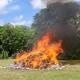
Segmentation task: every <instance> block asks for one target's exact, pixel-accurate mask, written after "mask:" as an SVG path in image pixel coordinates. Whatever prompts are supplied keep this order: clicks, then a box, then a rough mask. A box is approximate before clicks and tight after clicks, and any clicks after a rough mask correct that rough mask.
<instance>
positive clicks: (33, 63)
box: [14, 33, 63, 69]
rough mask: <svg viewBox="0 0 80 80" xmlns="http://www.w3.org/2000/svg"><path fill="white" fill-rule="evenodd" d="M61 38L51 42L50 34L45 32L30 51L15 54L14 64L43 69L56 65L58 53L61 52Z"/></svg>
mask: <svg viewBox="0 0 80 80" xmlns="http://www.w3.org/2000/svg"><path fill="white" fill-rule="evenodd" d="M61 46H62V40H58V41H56V42H53V43H52V34H51V33H47V34H45V35H44V36H43V37H42V38H41V39H40V40H38V41H37V42H36V44H35V45H34V46H33V48H32V50H31V51H30V52H25V51H24V52H21V53H18V54H17V55H16V59H15V61H14V63H15V65H17V66H20V67H21V68H30V69H44V68H49V67H51V66H53V65H58V64H59V60H58V59H57V57H58V55H59V54H61V53H63V49H62V47H61Z"/></svg>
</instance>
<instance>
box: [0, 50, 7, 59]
mask: <svg viewBox="0 0 80 80" xmlns="http://www.w3.org/2000/svg"><path fill="white" fill-rule="evenodd" d="M7 58H8V52H7V51H4V50H3V51H2V52H1V53H0V59H7Z"/></svg>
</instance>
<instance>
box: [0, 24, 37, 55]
mask: <svg viewBox="0 0 80 80" xmlns="http://www.w3.org/2000/svg"><path fill="white" fill-rule="evenodd" d="M35 34H36V31H35V30H34V29H31V28H28V27H26V26H23V25H16V26H13V25H11V24H5V25H3V26H2V27H0V45H1V46H2V49H4V50H5V51H7V52H9V54H8V55H9V56H11V55H12V54H13V53H15V52H16V51H21V50H30V49H31V47H32V45H33V43H34V41H35V39H34V36H35Z"/></svg>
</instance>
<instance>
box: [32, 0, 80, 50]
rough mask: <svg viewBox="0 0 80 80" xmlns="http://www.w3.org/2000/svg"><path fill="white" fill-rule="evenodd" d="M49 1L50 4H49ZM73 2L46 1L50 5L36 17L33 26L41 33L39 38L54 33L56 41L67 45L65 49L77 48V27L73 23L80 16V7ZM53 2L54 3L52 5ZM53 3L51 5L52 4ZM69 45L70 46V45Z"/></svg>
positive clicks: (63, 0) (69, 0) (68, 0)
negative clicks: (61, 41) (47, 33)
mask: <svg viewBox="0 0 80 80" xmlns="http://www.w3.org/2000/svg"><path fill="white" fill-rule="evenodd" d="M48 1H49V2H48ZM71 1H72V0H55V1H53V0H45V1H44V2H45V3H46V4H47V3H48V4H47V5H48V6H47V8H46V9H43V10H41V11H40V13H39V14H37V15H36V16H35V20H34V23H33V26H34V27H36V28H37V31H38V32H39V35H38V37H39V36H40V37H41V36H43V34H45V33H46V32H53V34H54V37H55V39H58V40H59V39H61V40H63V42H64V43H65V44H64V46H65V49H68V50H69V51H70V49H73V50H74V48H75V46H77V44H76V43H75V41H77V38H76V25H75V24H74V23H73V22H72V20H74V18H75V17H76V16H77V14H79V15H80V12H79V11H80V6H79V5H78V4H77V3H75V2H71ZM52 2H53V3H52ZM50 3H51V4H50ZM68 44H69V45H68Z"/></svg>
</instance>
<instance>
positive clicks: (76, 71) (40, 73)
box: [0, 59, 80, 80]
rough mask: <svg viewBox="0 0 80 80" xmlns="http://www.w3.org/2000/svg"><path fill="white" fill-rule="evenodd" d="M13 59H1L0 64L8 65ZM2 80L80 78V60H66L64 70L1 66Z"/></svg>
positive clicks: (0, 78)
mask: <svg viewBox="0 0 80 80" xmlns="http://www.w3.org/2000/svg"><path fill="white" fill-rule="evenodd" d="M12 62H13V60H12V59H7V60H0V66H7V65H9V64H11V63H12ZM0 80H80V61H66V64H65V68H64V69H62V70H54V69H51V70H37V71H35V70H15V69H8V68H7V69H3V68H1V67H0Z"/></svg>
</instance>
